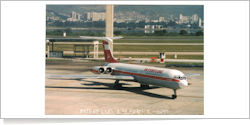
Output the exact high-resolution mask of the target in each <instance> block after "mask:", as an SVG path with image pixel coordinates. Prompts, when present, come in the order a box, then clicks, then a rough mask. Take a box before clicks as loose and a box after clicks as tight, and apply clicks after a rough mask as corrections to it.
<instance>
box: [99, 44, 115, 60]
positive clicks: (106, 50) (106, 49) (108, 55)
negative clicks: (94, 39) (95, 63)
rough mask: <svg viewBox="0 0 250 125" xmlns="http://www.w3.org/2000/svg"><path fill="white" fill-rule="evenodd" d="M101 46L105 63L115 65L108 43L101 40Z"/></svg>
mask: <svg viewBox="0 0 250 125" xmlns="http://www.w3.org/2000/svg"><path fill="white" fill-rule="evenodd" d="M102 44H103V50H104V57H105V62H109V63H117V60H115V59H114V57H113V53H112V51H111V50H110V46H109V42H107V41H105V40H102Z"/></svg>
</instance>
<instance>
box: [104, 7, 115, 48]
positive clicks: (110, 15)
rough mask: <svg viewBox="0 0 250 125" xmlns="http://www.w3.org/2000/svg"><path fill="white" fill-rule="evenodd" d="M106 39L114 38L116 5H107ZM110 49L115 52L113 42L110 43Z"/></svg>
mask: <svg viewBox="0 0 250 125" xmlns="http://www.w3.org/2000/svg"><path fill="white" fill-rule="evenodd" d="M105 16H106V37H113V32H114V30H113V28H114V26H113V22H114V5H106V15H105ZM110 49H111V50H112V52H113V40H112V42H111V43H110Z"/></svg>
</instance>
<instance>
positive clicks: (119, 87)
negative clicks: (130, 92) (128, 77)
mask: <svg viewBox="0 0 250 125" xmlns="http://www.w3.org/2000/svg"><path fill="white" fill-rule="evenodd" d="M114 88H115V89H121V88H122V84H120V83H119V80H116V81H115V84H114Z"/></svg>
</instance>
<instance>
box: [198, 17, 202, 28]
mask: <svg viewBox="0 0 250 125" xmlns="http://www.w3.org/2000/svg"><path fill="white" fill-rule="evenodd" d="M198 24H199V27H202V20H201V18H199V21H198Z"/></svg>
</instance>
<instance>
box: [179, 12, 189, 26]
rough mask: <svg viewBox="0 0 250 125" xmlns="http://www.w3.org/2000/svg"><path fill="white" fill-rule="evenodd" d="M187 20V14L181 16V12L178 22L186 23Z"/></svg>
mask: <svg viewBox="0 0 250 125" xmlns="http://www.w3.org/2000/svg"><path fill="white" fill-rule="evenodd" d="M188 22H189V17H188V16H183V15H182V14H180V15H179V24H183V23H188Z"/></svg>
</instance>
